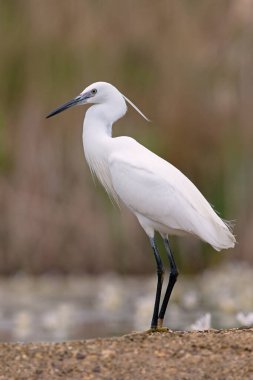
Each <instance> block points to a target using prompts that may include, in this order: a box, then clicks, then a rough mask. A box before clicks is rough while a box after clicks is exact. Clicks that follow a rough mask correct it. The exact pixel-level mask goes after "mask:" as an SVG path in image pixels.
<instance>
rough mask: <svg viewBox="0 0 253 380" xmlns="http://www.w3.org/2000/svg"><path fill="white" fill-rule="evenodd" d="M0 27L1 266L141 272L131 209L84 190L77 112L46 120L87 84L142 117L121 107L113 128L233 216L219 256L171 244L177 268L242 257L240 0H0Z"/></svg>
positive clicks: (250, 209)
mask: <svg viewBox="0 0 253 380" xmlns="http://www.w3.org/2000/svg"><path fill="white" fill-rule="evenodd" d="M0 36H1V37H0V48H1V59H0V76H1V86H0V210H1V219H0V273H2V274H11V273H14V272H16V271H24V272H29V273H35V274H36V273H42V272H47V271H50V272H61V273H67V272H74V273H75V272H90V273H95V272H103V271H109V270H115V271H119V272H122V273H126V272H132V273H146V272H149V271H153V267H154V263H153V258H152V253H151V250H150V248H149V244H148V239H147V238H146V236H145V234H144V233H143V231H142V230H141V228H140V227H139V226H138V225H137V222H136V221H135V219H134V217H133V216H132V215H130V213H129V212H128V211H127V210H125V209H124V208H123V209H122V212H121V213H119V212H118V210H117V209H116V208H113V207H112V206H111V204H110V201H109V200H108V199H107V197H106V195H105V194H104V191H103V190H102V189H101V188H100V187H99V186H97V187H96V188H94V184H93V182H92V179H91V176H90V173H89V170H88V168H87V165H86V164H85V163H84V158H83V151H82V141H81V133H82V130H81V128H82V119H83V113H84V109H82V108H79V109H75V110H71V111H68V112H66V113H64V114H63V115H59V117H57V119H50V120H45V115H46V114H47V113H48V112H49V111H50V110H52V109H53V108H54V107H55V106H57V105H59V104H61V103H62V102H64V101H66V100H68V99H70V98H72V97H73V96H75V95H77V94H78V93H79V92H80V91H81V90H82V89H83V88H85V87H86V86H87V85H88V84H90V83H92V82H95V81H98V80H103V81H108V82H111V83H113V84H114V85H116V86H117V87H118V88H119V89H120V90H122V92H123V93H125V94H126V95H127V96H128V97H129V98H130V99H132V100H133V101H135V102H136V104H137V105H138V106H139V107H140V108H141V109H142V110H143V111H144V113H146V114H147V115H148V116H149V117H150V118H151V119H152V121H153V123H152V125H147V124H146V123H145V122H144V121H143V120H141V119H140V118H139V116H138V115H137V114H135V113H134V112H132V110H130V112H129V113H128V115H127V117H125V118H124V119H122V120H121V121H120V123H118V125H117V126H115V129H114V131H115V134H130V135H132V136H133V137H135V138H136V139H138V140H139V141H140V142H142V143H143V144H145V145H146V146H148V147H149V148H150V149H153V150H155V151H156V152H157V153H159V154H160V155H162V156H163V157H164V158H166V159H167V160H169V161H170V162H172V163H173V164H174V165H176V166H177V167H178V168H180V169H181V170H182V171H183V172H184V173H185V174H186V175H187V176H189V177H190V178H191V180H192V181H193V182H194V183H195V184H196V185H197V186H198V187H199V188H200V189H201V191H202V192H203V194H204V195H205V196H206V197H207V199H208V200H209V201H210V202H211V203H212V204H213V205H214V207H215V208H216V209H217V210H219V211H220V213H221V215H222V216H223V217H225V218H226V219H235V220H236V230H235V231H236V235H237V238H238V241H239V244H238V245H237V247H236V249H235V250H233V251H232V252H231V253H230V254H229V255H225V254H224V255H219V254H218V255H217V254H216V253H214V252H213V250H212V249H211V248H209V247H208V246H207V245H206V244H203V243H200V242H198V241H197V240H185V239H178V240H175V241H174V240H173V245H174V247H175V251H176V255H177V259H178V261H179V262H180V264H179V266H180V268H181V270H185V271H195V270H199V269H201V268H202V267H204V266H206V265H207V264H208V265H210V264H211V263H216V262H217V260H221V258H223V259H224V258H225V257H226V258H227V259H228V260H230V258H231V257H233V258H235V257H236V256H237V257H238V258H241V259H243V260H248V261H249V262H251V263H252V260H253V259H252V257H253V256H252V253H251V252H252V249H253V234H252V231H253V191H252V190H253V172H252V163H253V153H252V146H253V145H252V144H253V126H252V119H253V107H252V99H253V70H252V67H253V50H252V43H253V12H252V1H250V0H240V1H236V0H231V1H225V0H221V1H219V2H213V1H211V0H207V1H205V2H203V1H201V0H195V1H187V0H182V1H176V0H172V1H170V2H168V1H159V2H154V1H151V0H146V1H145V0H139V1H138V2H137V1H133V0H130V1H124V2H123V1H116V0H108V1H102V0H86V1H83V0H75V1H69V0H61V1H59V0H43V1H39V0H26V1H22V0H8V1H6V0H0Z"/></svg>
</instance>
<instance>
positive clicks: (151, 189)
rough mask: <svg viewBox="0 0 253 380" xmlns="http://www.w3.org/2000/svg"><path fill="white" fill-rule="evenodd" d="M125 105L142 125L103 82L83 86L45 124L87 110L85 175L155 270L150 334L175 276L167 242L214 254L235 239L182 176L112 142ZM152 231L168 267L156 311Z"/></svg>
mask: <svg viewBox="0 0 253 380" xmlns="http://www.w3.org/2000/svg"><path fill="white" fill-rule="evenodd" d="M126 102H128V103H129V104H131V105H132V106H133V107H134V109H135V110H136V111H137V112H139V113H140V114H141V116H143V117H144V118H145V119H146V120H148V119H147V118H146V116H145V115H144V114H143V113H142V112H141V111H140V110H139V109H138V108H137V107H136V106H135V105H134V104H133V103H132V102H131V101H130V100H129V99H127V98H126V97H125V96H124V95H123V94H122V93H121V92H120V91H119V90H117V88H115V87H114V86H112V85H111V84H109V83H106V82H97V83H94V84H92V85H90V86H88V87H87V88H85V90H83V91H82V92H81V93H80V95H78V96H77V97H75V98H74V99H72V100H70V101H69V102H67V103H65V104H63V105H62V106H60V107H58V108H57V109H55V110H54V111H53V112H51V113H50V114H49V115H48V116H47V118H49V117H51V116H53V115H56V114H58V113H60V112H62V111H64V110H66V109H67V108H70V107H72V106H74V105H82V104H86V103H91V104H93V106H92V107H90V108H89V109H88V110H87V112H86V114H85V118H84V122H83V146H84V154H85V157H86V160H87V163H88V165H89V167H90V170H91V172H92V173H94V174H95V175H96V176H97V177H98V179H99V181H100V182H101V183H102V185H103V186H104V187H105V190H106V191H107V193H108V194H109V196H110V197H111V198H112V199H114V200H115V201H116V202H117V203H118V201H119V200H121V201H122V202H123V203H125V205H126V206H127V207H128V208H129V209H130V210H131V211H132V212H133V213H134V214H135V215H136V217H137V219H138V221H139V223H140V225H141V226H142V228H143V229H144V231H145V232H146V234H147V235H148V237H149V240H150V244H151V247H152V250H153V253H154V257H155V261H156V267H157V288H156V296H155V303H154V311H153V317H152V322H151V329H153V330H155V329H160V328H162V326H163V320H164V315H165V312H166V308H167V305H168V302H169V299H170V296H171V293H172V290H173V287H174V285H175V282H176V280H177V276H178V271H177V267H176V263H175V260H174V257H173V254H172V251H171V248H170V244H169V239H168V236H169V235H191V236H195V237H198V238H199V239H201V240H203V241H205V242H207V243H209V244H210V245H211V246H213V248H214V249H216V250H217V251H220V250H221V249H226V248H232V247H234V245H235V237H234V235H233V234H232V232H231V231H230V229H229V227H228V225H227V224H226V223H225V222H224V221H223V220H222V219H221V218H220V217H219V216H218V215H217V214H216V213H215V212H214V210H213V208H212V207H211V206H210V204H209V203H208V202H207V200H206V199H205V198H204V197H203V195H202V194H201V193H200V191H199V190H198V189H197V188H196V187H195V185H194V184H193V183H192V182H191V181H190V180H189V179H188V178H187V177H186V176H185V175H184V174H183V173H181V172H180V171H179V170H178V169H176V168H175V167H174V166H173V165H171V164H170V163H168V162H167V161H165V160H163V159H162V158H160V157H159V156H157V155H156V154H154V153H153V152H151V151H150V150H148V149H146V148H145V147H144V146H142V145H141V144H139V143H138V142H137V141H136V140H134V139H132V138H130V137H126V136H120V137H114V138H113V137H112V125H113V123H115V122H116V121H117V120H118V119H120V118H121V117H123V116H124V115H125V113H126V111H127V104H126ZM155 231H157V232H159V233H160V235H161V236H162V238H163V242H164V247H165V250H166V253H167V256H168V260H169V264H170V275H169V281H168V285H167V288H166V290H165V294H164V299H163V302H162V304H161V308H160V298H161V291H162V284H163V276H164V268H163V263H162V260H161V258H160V255H159V252H158V249H157V246H156V242H155Z"/></svg>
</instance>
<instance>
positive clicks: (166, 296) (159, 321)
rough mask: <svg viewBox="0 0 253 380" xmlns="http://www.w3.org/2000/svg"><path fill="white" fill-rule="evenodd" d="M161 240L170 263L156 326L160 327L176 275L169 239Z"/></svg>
mask: <svg viewBox="0 0 253 380" xmlns="http://www.w3.org/2000/svg"><path fill="white" fill-rule="evenodd" d="M163 241H164V246H165V249H166V252H167V255H168V259H169V263H170V277H169V282H168V286H167V289H166V292H165V295H164V299H163V303H162V306H161V309H160V312H159V317H158V327H162V325H163V319H164V315H165V312H166V309H167V306H168V303H169V300H170V296H171V293H172V290H173V287H174V285H175V283H176V281H177V276H178V271H177V266H176V263H175V260H174V257H173V254H172V251H171V249H170V245H169V240H168V239H167V238H166V239H163Z"/></svg>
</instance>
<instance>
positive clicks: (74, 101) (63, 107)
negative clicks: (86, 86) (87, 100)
mask: <svg viewBox="0 0 253 380" xmlns="http://www.w3.org/2000/svg"><path fill="white" fill-rule="evenodd" d="M83 100H84V97H82V96H81V95H78V96H77V97H76V98H74V99H71V100H70V101H69V102H67V103H64V104H63V105H61V106H60V107H58V108H56V109H55V110H54V111H52V112H50V114H48V115H47V116H46V118H47V119H48V118H49V117H51V116H54V115H57V114H58V113H60V112H62V111H65V110H67V109H68V108H70V107H73V106H76V105H77V104H80V103H81V102H82V101H83Z"/></svg>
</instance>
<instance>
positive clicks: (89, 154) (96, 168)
mask: <svg viewBox="0 0 253 380" xmlns="http://www.w3.org/2000/svg"><path fill="white" fill-rule="evenodd" d="M115 108H116V109H117V107H113V108H111V107H110V105H108V104H96V105H93V106H92V107H91V108H89V109H88V111H87V112H86V115H85V118H84V122H83V147H84V154H85V158H86V160H87V163H88V165H89V167H90V170H91V173H92V174H93V175H94V174H95V176H96V177H97V178H98V179H99V181H100V182H101V183H102V185H103V186H104V188H105V190H106V191H107V193H108V194H109V196H110V197H111V199H113V200H115V202H116V203H118V196H117V194H116V192H115V190H114V188H113V184H112V180H111V175H110V170H109V166H108V158H109V154H110V152H111V149H110V148H111V147H112V123H113V122H114V121H116V120H117V119H119V118H120V117H122V116H123V115H124V113H125V112H126V106H125V109H124V110H123V112H121V113H119V112H117V114H116V112H115ZM112 115H113V117H112ZM112 119H114V120H112Z"/></svg>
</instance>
